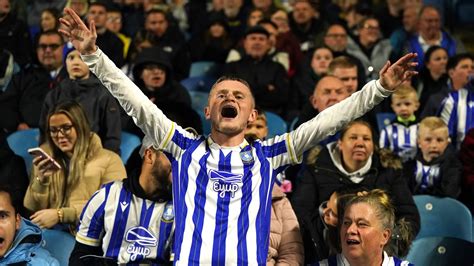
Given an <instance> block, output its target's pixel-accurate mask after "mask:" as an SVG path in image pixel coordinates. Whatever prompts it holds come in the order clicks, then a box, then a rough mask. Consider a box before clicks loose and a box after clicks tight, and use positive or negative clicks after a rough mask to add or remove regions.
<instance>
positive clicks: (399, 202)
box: [292, 147, 420, 263]
mask: <svg viewBox="0 0 474 266" xmlns="http://www.w3.org/2000/svg"><path fill="white" fill-rule="evenodd" d="M319 148H320V147H319ZM314 149H318V147H317V148H314ZM314 151H316V150H314ZM314 153H315V154H316V155H314V154H313V155H309V156H308V160H307V164H309V165H308V166H307V167H306V168H305V171H304V173H303V175H302V176H301V177H300V182H299V184H298V185H297V186H296V191H295V192H294V194H293V198H292V205H293V208H294V210H295V213H296V216H297V217H298V220H299V221H300V225H301V228H302V234H303V238H304V239H303V240H304V243H305V257H306V262H308V263H309V262H314V261H317V260H320V259H323V258H326V257H327V255H328V248H327V246H326V243H325V242H324V238H323V229H324V226H323V223H322V221H321V219H320V217H319V211H318V208H319V206H320V205H321V203H322V202H324V201H327V200H329V197H330V195H331V194H332V193H333V192H334V191H335V190H337V189H338V188H340V187H342V186H344V185H349V184H352V183H353V182H352V181H351V180H350V179H349V177H348V176H346V175H345V174H343V173H342V172H341V171H340V170H338V168H337V167H336V165H335V163H334V162H333V160H332V159H331V156H330V154H329V150H328V148H327V147H324V148H323V149H322V150H321V151H320V153H319V154H317V152H314ZM359 184H360V185H361V186H363V187H365V188H367V189H375V188H379V189H384V190H385V191H386V192H388V193H389V195H390V196H391V198H392V200H393V203H394V206H395V207H396V212H395V215H396V217H397V220H398V219H400V218H405V219H406V220H407V221H408V222H409V223H410V225H411V231H412V232H413V235H416V234H417V233H418V231H419V230H420V217H419V214H418V209H417V208H416V205H415V203H414V201H413V197H412V194H411V192H410V189H409V188H408V186H407V184H406V182H405V179H404V178H403V176H402V171H401V167H400V165H398V166H397V164H396V162H395V160H394V159H393V157H388V158H386V157H385V156H383V157H382V158H381V157H379V155H377V154H375V153H374V155H372V165H371V167H370V170H369V171H368V172H367V174H366V175H365V176H364V179H363V180H362V182H360V183H359Z"/></svg>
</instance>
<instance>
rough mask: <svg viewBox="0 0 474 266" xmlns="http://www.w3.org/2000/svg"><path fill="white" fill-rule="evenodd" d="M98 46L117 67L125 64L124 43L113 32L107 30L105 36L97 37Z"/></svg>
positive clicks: (99, 35)
mask: <svg viewBox="0 0 474 266" xmlns="http://www.w3.org/2000/svg"><path fill="white" fill-rule="evenodd" d="M97 45H98V46H99V47H100V49H101V50H102V51H103V52H104V53H105V54H106V55H107V56H108V57H109V58H110V60H112V61H113V62H114V63H115V65H117V67H119V68H120V67H122V66H123V65H124V64H125V59H124V58H123V45H124V44H123V42H122V41H121V40H120V38H119V37H118V36H117V35H116V34H115V33H113V32H111V31H109V30H106V31H105V32H104V33H103V34H98V35H97Z"/></svg>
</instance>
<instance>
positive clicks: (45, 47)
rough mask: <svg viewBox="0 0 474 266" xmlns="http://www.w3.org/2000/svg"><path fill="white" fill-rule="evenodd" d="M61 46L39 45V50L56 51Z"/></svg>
mask: <svg viewBox="0 0 474 266" xmlns="http://www.w3.org/2000/svg"><path fill="white" fill-rule="evenodd" d="M60 46H61V44H57V43H53V44H44V43H42V44H38V49H41V50H43V51H46V49H48V48H50V49H51V50H52V51H55V50H56V49H58V48H59V47H60Z"/></svg>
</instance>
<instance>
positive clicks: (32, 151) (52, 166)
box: [28, 147, 61, 170]
mask: <svg viewBox="0 0 474 266" xmlns="http://www.w3.org/2000/svg"><path fill="white" fill-rule="evenodd" d="M28 153H29V154H31V155H32V156H33V157H38V156H41V158H43V159H49V160H50V162H51V163H50V164H49V167H50V169H51V170H59V169H61V165H60V164H59V163H58V162H56V161H55V160H54V159H53V158H52V157H51V156H49V155H48V154H47V153H46V152H45V151H44V150H43V149H41V148H40V147H36V148H31V149H28Z"/></svg>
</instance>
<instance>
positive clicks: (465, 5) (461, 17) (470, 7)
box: [455, 0, 474, 26]
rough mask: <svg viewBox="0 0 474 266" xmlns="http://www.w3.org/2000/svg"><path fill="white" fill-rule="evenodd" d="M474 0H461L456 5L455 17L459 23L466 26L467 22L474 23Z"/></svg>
mask: <svg viewBox="0 0 474 266" xmlns="http://www.w3.org/2000/svg"><path fill="white" fill-rule="evenodd" d="M472 14H474V1H472V0H459V1H457V2H456V6H455V17H456V19H457V21H458V24H460V25H463V24H464V26H466V25H465V24H469V25H471V26H472V25H474V16H473V15H472Z"/></svg>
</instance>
